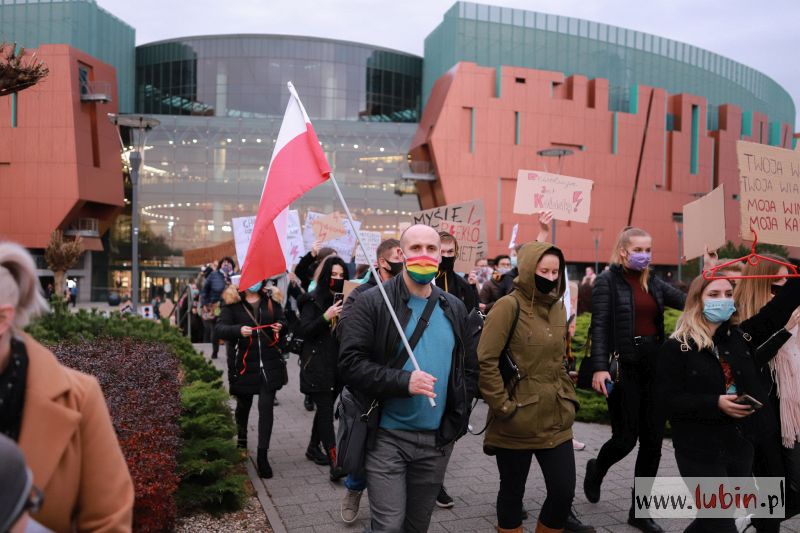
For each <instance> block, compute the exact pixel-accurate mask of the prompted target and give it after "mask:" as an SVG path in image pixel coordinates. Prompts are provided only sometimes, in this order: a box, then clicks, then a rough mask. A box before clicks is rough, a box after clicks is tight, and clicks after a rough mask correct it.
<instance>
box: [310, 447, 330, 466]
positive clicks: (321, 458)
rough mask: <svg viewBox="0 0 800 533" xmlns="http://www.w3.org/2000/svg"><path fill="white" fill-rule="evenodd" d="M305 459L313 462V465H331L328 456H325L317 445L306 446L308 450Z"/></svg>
mask: <svg viewBox="0 0 800 533" xmlns="http://www.w3.org/2000/svg"><path fill="white" fill-rule="evenodd" d="M306 459H308V460H309V461H313V462H314V463H315V464H318V465H320V466H328V465H329V464H331V461H330V459H328V456H327V455H325V452H323V451H322V450H321V449H320V447H319V444H317V445H315V446H312V445H311V444H309V445H308V448H306Z"/></svg>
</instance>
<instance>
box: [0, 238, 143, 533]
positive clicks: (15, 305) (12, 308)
mask: <svg viewBox="0 0 800 533" xmlns="http://www.w3.org/2000/svg"><path fill="white" fill-rule="evenodd" d="M46 309H47V304H46V303H45V301H44V298H43V297H42V294H41V288H40V286H39V279H38V277H37V276H36V266H35V264H34V262H33V259H32V258H31V256H30V254H28V252H27V251H26V250H25V249H24V248H22V247H21V246H19V245H17V244H13V243H8V242H6V243H0V400H2V401H0V432H2V433H4V434H5V435H6V436H8V437H10V438H11V439H12V440H15V441H17V443H18V444H19V447H20V449H21V450H22V452H23V454H24V455H25V459H26V461H27V463H28V467H29V468H30V469H31V471H32V472H33V483H34V484H35V485H36V486H37V487H40V488H41V489H42V490H43V491H44V505H43V506H42V508H41V509H40V510H39V512H38V513H36V514H34V515H33V518H34V519H35V520H36V521H37V522H39V523H41V524H42V525H44V526H45V527H47V528H49V529H52V530H53V531H93V532H100V531H103V532H112V531H113V532H125V531H130V530H131V523H132V519H133V482H132V481H131V477H130V474H129V473H128V467H127V465H126V464H125V459H124V457H123V456H122V451H121V450H120V447H119V442H118V441H117V436H116V434H115V433H114V428H113V427H112V425H111V418H110V416H109V414H108V408H107V407H106V402H105V399H104V398H103V392H102V391H101V390H100V385H99V384H98V383H97V380H96V379H94V378H93V377H91V376H87V375H85V374H81V373H80V372H76V371H75V370H72V369H69V368H67V367H64V366H62V365H61V364H59V362H58V360H56V358H55V356H53V354H52V353H51V352H50V351H48V350H47V349H46V348H45V347H43V346H42V345H41V344H39V343H37V342H36V341H34V340H33V339H31V338H30V337H29V336H27V335H26V334H25V333H23V331H22V330H23V328H24V327H25V326H26V325H27V324H28V321H29V319H30V318H31V317H33V316H35V315H36V314H38V313H40V312H43V311H45V310H46Z"/></svg>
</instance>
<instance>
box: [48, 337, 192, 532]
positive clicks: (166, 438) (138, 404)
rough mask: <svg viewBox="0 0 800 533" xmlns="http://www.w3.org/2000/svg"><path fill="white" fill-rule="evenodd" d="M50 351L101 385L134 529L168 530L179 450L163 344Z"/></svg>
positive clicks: (174, 382)
mask: <svg viewBox="0 0 800 533" xmlns="http://www.w3.org/2000/svg"><path fill="white" fill-rule="evenodd" d="M97 341H98V342H77V343H76V342H72V341H65V342H62V343H60V344H58V345H56V346H53V347H52V350H53V353H54V354H55V355H56V357H58V358H59V360H60V361H61V362H62V363H63V364H65V365H66V366H68V367H70V368H74V369H76V370H80V371H81V372H84V373H86V374H91V375H92V376H94V377H95V378H97V380H98V381H99V382H100V386H101V387H102V389H103V394H104V396H105V397H106V403H107V404H108V408H109V411H110V412H111V418H112V420H113V421H114V427H115V429H116V431H117V436H118V438H119V443H120V446H121V448H122V453H123V455H124V456H125V460H126V462H127V463H128V470H129V471H130V473H131V477H132V478H133V484H134V487H135V490H136V501H135V504H134V513H133V516H134V529H135V530H136V531H141V532H151V531H152V532H155V531H163V530H165V529H166V530H170V529H172V527H173V525H174V523H175V518H176V514H177V507H176V503H175V491H176V490H177V489H178V483H179V481H180V479H179V477H178V474H177V466H178V464H177V462H178V450H179V449H180V445H181V442H180V437H179V432H180V428H179V426H178V417H179V416H180V412H181V407H180V398H179V393H178V389H179V386H180V384H179V382H178V360H177V358H176V357H175V355H174V354H173V353H172V352H171V351H170V350H168V349H167V348H166V347H165V346H164V345H162V344H158V343H153V342H140V341H133V340H123V339H109V338H103V337H101V338H99V339H97Z"/></svg>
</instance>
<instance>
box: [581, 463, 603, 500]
mask: <svg viewBox="0 0 800 533" xmlns="http://www.w3.org/2000/svg"><path fill="white" fill-rule="evenodd" d="M602 484H603V478H602V477H601V476H600V474H599V473H598V471H597V459H589V462H588V463H586V476H585V477H584V478H583V493H584V494H585V495H586V499H587V500H589V501H590V502H592V503H597V502H599V501H600V487H601V486H602Z"/></svg>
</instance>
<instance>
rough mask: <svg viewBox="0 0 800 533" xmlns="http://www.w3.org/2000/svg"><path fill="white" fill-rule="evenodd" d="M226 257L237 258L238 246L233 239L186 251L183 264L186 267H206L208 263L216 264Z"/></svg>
mask: <svg viewBox="0 0 800 533" xmlns="http://www.w3.org/2000/svg"><path fill="white" fill-rule="evenodd" d="M225 256H230V257H235V256H236V245H235V244H234V242H233V239H231V240H230V241H225V242H223V243H220V244H215V245H214V246H207V247H205V248H194V249H192V250H184V251H183V263H184V264H185V265H186V266H196V265H205V264H206V263H216V262H217V261H219V260H220V258H222V257H225Z"/></svg>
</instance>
